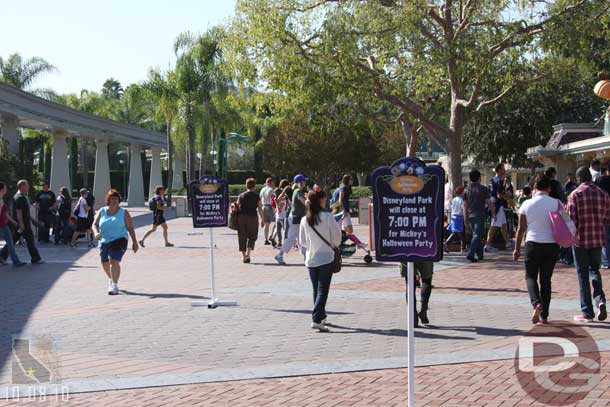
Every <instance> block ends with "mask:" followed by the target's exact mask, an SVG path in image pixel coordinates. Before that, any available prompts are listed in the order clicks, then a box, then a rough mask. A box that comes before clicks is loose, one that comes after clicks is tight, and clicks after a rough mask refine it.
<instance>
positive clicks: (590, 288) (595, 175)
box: [0, 160, 610, 332]
mask: <svg viewBox="0 0 610 407" xmlns="http://www.w3.org/2000/svg"><path fill="white" fill-rule="evenodd" d="M556 175H557V172H556V170H555V169H554V168H548V169H546V171H545V172H544V173H543V174H540V175H538V176H536V177H532V178H531V179H530V180H528V183H527V185H524V186H523V188H522V189H521V190H520V191H518V193H516V192H515V190H514V187H513V186H512V184H511V183H510V180H509V178H508V177H507V174H506V169H505V168H504V165H502V164H499V165H497V166H496V167H495V175H494V176H493V177H492V178H491V180H490V183H489V185H488V186H484V185H482V184H481V173H480V172H479V171H478V170H473V171H471V172H470V174H469V179H468V182H465V183H464V184H465V185H463V186H457V187H456V188H455V191H454V193H453V194H451V193H450V194H449V195H450V196H448V197H447V191H446V202H445V203H446V206H447V207H448V209H449V210H450V218H449V219H448V228H447V229H448V234H449V237H448V238H447V239H446V241H445V248H446V250H448V247H449V243H450V241H451V240H452V239H453V238H454V237H456V236H457V237H458V238H459V241H460V246H461V249H462V252H464V251H466V252H467V254H466V259H468V260H469V261H471V262H473V263H476V262H479V261H482V260H484V258H485V255H486V253H494V252H497V251H498V250H499V249H498V246H500V249H509V250H512V251H513V258H514V260H515V261H516V260H518V259H519V258H520V257H521V250H522V244H523V243H524V245H523V250H524V255H523V257H524V265H525V280H526V285H527V289H528V293H529V297H530V301H531V305H532V308H533V313H532V316H531V321H532V323H536V324H538V323H539V324H547V323H548V318H549V313H550V302H551V282H552V275H553V271H554V269H555V266H556V263H557V262H558V261H562V262H564V263H566V264H571V263H572V262H573V263H574V264H575V266H576V267H575V268H576V274H577V281H578V284H579V291H580V304H581V313H580V314H579V315H576V316H575V317H574V320H575V321H579V322H590V321H592V320H593V319H595V318H597V319H598V320H600V321H604V320H605V319H606V318H607V310H606V297H605V293H604V291H603V284H602V276H601V273H600V268H601V267H602V266H604V267H608V268H610V163H607V164H606V165H604V166H602V165H601V163H600V162H599V161H597V160H595V161H593V162H592V163H591V166H590V167H580V168H579V169H578V170H577V171H576V174H568V177H567V180H566V182H565V183H564V184H563V185H562V184H561V183H560V182H559V181H558V180H557V179H556ZM309 183H310V179H309V178H307V177H306V176H305V175H303V174H298V175H296V176H295V177H294V178H293V180H292V182H289V181H288V180H286V179H282V180H281V181H280V183H279V186H278V187H276V186H275V180H274V179H273V178H268V179H267V180H266V181H265V186H264V187H263V188H262V190H261V191H260V192H256V181H255V180H254V179H252V178H250V179H248V180H247V181H246V183H245V190H244V192H243V193H241V194H240V195H239V197H238V198H237V201H236V202H235V208H236V214H235V215H236V216H237V223H236V224H237V227H236V229H237V234H238V245H239V251H240V252H241V255H242V261H243V262H244V263H250V262H251V255H252V252H253V251H254V249H255V242H256V241H257V238H258V235H259V226H260V227H261V228H263V236H264V245H271V246H273V247H274V248H275V249H277V250H278V253H277V254H276V255H275V261H276V262H277V263H278V264H279V265H284V264H286V262H285V260H284V257H285V255H287V254H288V253H290V252H291V251H293V250H294V249H298V251H299V252H300V253H301V254H302V256H303V260H304V263H305V266H306V267H307V269H308V270H309V275H310V279H311V283H312V289H313V299H314V306H313V311H312V323H311V326H312V328H314V329H317V330H319V331H324V332H325V331H328V330H329V329H328V325H329V324H328V322H327V318H326V309H325V306H326V301H327V299H328V295H329V290H330V285H331V281H332V276H333V273H334V272H335V271H336V270H337V268H338V265H337V263H338V259H337V258H338V257H339V259H340V254H339V253H340V250H339V247H340V246H341V245H342V243H343V242H345V241H346V239H351V240H352V241H354V242H356V243H357V244H358V245H362V246H359V247H366V245H365V244H364V243H362V242H361V241H360V240H359V239H358V238H357V237H356V236H355V235H354V229H353V225H352V222H351V217H350V198H351V196H352V185H353V179H352V177H351V176H349V175H345V176H344V177H343V178H342V180H341V184H340V185H339V187H338V188H337V189H335V190H334V192H333V193H332V195H331V196H330V199H328V197H327V194H326V193H325V191H324V190H323V189H322V188H321V187H320V186H318V185H314V186H313V187H312V188H311V189H308V185H309ZM16 186H17V193H16V194H15V195H14V197H13V199H12V210H11V209H9V206H8V205H7V204H6V202H5V199H4V197H5V195H6V192H7V185H5V184H4V183H2V182H0V238H2V239H3V240H5V242H6V244H5V246H4V248H3V249H2V250H1V251H0V262H1V263H3V264H4V263H6V261H7V259H8V257H9V256H10V258H11V261H12V263H13V266H14V267H22V266H23V265H25V264H26V263H24V262H22V261H21V260H20V259H19V257H18V255H17V252H16V250H15V243H16V242H21V240H24V241H25V244H26V245H27V248H28V251H29V254H30V258H31V262H32V263H33V264H41V263H43V260H42V258H41V256H40V254H39V252H38V249H37V247H36V241H35V240H36V238H35V234H34V228H33V225H35V226H36V227H37V240H38V242H40V243H49V242H50V236H53V237H54V242H55V244H61V243H64V244H67V245H70V246H72V247H74V246H76V245H77V244H78V241H79V239H80V237H81V236H84V237H85V239H86V241H87V244H88V245H89V247H95V246H98V243H97V242H99V249H100V260H101V263H102V268H103V270H104V273H105V274H106V276H107V278H108V290H107V292H108V294H111V295H115V294H118V293H119V289H118V281H119V278H120V274H121V260H122V258H123V256H124V254H125V252H126V251H127V248H128V246H129V238H131V241H132V249H133V251H134V252H137V251H138V250H139V248H140V247H145V240H146V238H147V237H148V236H149V235H150V234H152V233H154V232H155V231H156V230H157V229H158V228H159V227H161V228H162V230H163V238H164V241H165V246H166V247H172V246H173V244H172V243H170V242H169V240H168V227H167V223H166V219H165V216H164V213H165V211H167V210H168V209H169V208H170V206H168V205H167V202H166V200H165V188H164V187H162V186H158V187H156V188H155V195H154V196H153V197H152V198H151V199H150V201H149V208H150V210H151V211H152V212H153V222H152V226H151V228H150V229H149V230H148V231H146V233H145V234H144V236H143V237H142V238H141V239H140V240H138V239H137V237H136V233H135V229H134V225H133V221H132V218H131V215H130V213H129V211H127V210H126V209H124V208H122V207H121V206H120V202H121V195H120V194H119V192H118V191H116V190H114V189H111V190H110V191H109V192H108V193H107V194H106V196H105V197H104V203H105V206H104V207H102V208H101V209H100V210H98V211H97V212H96V211H95V198H94V197H93V194H91V192H90V191H88V190H87V189H85V188H83V189H81V190H80V191H79V195H80V196H79V198H78V200H77V202H76V204H74V205H73V204H72V198H71V196H70V191H69V190H68V189H67V188H65V187H64V188H61V189H60V191H59V193H58V194H57V196H56V195H55V193H54V192H53V191H51V190H50V189H49V186H48V184H46V183H45V184H43V185H42V187H41V189H40V191H38V192H37V193H36V194H35V195H33V196H34V198H33V201H32V203H31V202H30V198H29V197H30V191H29V189H30V186H29V184H28V182H27V181H25V180H21V181H19V182H18V183H17V185H16ZM449 192H451V191H449ZM32 204H33V205H34V206H35V209H36V210H35V213H36V218H35V219H31V218H30V213H31V211H30V206H31V205H32ZM563 211H565V212H566V213H567V216H568V217H569V219H571V222H573V224H574V229H575V236H574V241H573V244H570V245H568V246H571V247H568V246H566V245H564V246H566V247H560V245H559V244H558V241H557V238H556V233H555V230H554V225H553V222H552V220H551V216H550V214H551V213H552V212H557V213H562V212H563ZM512 213H515V214H516V217H517V220H518V222H517V223H518V227H517V230H516V233H515V236H514V237H515V240H514V241H513V240H512V237H513V236H512V235H513V233H512V232H511V228H509V227H508V225H509V221H510V220H511V216H512V215H511V214H512ZM486 226H488V233H487V235H486V236H485V229H486ZM51 232H52V235H51ZM467 237H469V238H470V239H469V240H470V241H469V242H468V239H467ZM500 237H501V243H498V238H500ZM414 266H415V270H416V285H417V286H420V287H421V301H420V302H421V306H420V311H419V312H418V311H417V306H416V307H414V308H415V310H416V311H415V315H414V317H415V326H418V324H419V322H422V323H424V324H427V323H429V320H428V315H427V310H428V304H429V301H430V296H431V293H432V287H433V286H432V276H433V273H434V264H433V263H432V262H419V263H415V265H414ZM400 269H401V275H402V276H403V277H405V282H407V273H406V269H407V265H406V264H401V267H400ZM412 289H413V290H414V289H415V286H414V287H412ZM408 290H409V287H408V284H407V292H408Z"/></svg>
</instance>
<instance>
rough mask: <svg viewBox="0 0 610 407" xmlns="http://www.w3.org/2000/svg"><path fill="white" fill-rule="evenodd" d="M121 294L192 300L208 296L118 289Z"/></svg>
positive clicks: (206, 298) (204, 298) (207, 298)
mask: <svg viewBox="0 0 610 407" xmlns="http://www.w3.org/2000/svg"><path fill="white" fill-rule="evenodd" d="M120 293H121V294H123V295H132V296H136V297H148V298H150V299H151V300H153V299H155V298H191V299H194V300H209V299H210V297H204V296H202V295H190V294H150V293H137V292H134V291H127V290H120Z"/></svg>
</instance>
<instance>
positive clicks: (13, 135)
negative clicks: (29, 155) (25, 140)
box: [0, 114, 19, 155]
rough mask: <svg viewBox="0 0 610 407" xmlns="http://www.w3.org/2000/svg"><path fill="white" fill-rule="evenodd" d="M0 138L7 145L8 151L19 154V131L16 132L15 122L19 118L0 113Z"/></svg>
mask: <svg viewBox="0 0 610 407" xmlns="http://www.w3.org/2000/svg"><path fill="white" fill-rule="evenodd" d="M0 124H1V125H2V138H3V139H4V140H5V141H6V143H7V145H8V152H9V153H11V154H13V155H17V154H19V133H18V132H17V124H19V120H18V119H17V117H15V116H12V115H4V114H3V115H2V121H1V123H0Z"/></svg>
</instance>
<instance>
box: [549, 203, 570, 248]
mask: <svg viewBox="0 0 610 407" xmlns="http://www.w3.org/2000/svg"><path fill="white" fill-rule="evenodd" d="M549 217H550V218H551V227H552V229H553V238H554V239H555V241H556V242H557V244H558V245H559V246H560V247H563V248H566V247H571V246H574V245H575V244H576V225H574V221H573V220H572V219H570V216H569V215H568V214H567V212H566V211H565V210H564V208H563V205H562V204H561V201H559V200H557V210H556V211H551V212H549Z"/></svg>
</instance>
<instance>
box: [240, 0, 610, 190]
mask: <svg viewBox="0 0 610 407" xmlns="http://www.w3.org/2000/svg"><path fill="white" fill-rule="evenodd" d="M601 3H602V2H599V1H598V2H592V1H585V0H562V1H557V2H554V3H553V4H545V3H543V4H540V2H528V1H509V0H499V1H498V0H485V1H483V0H481V1H473V0H443V1H441V0H436V1H430V0H409V1H400V0H391V1H357V0H353V1H347V0H346V1H324V0H300V1H297V0H271V1H269V0H240V1H238V2H237V16H236V18H235V21H234V25H233V27H234V35H233V36H232V39H231V41H232V44H233V49H234V52H233V53H232V58H233V60H234V63H235V66H236V71H238V72H240V73H241V75H242V78H243V80H245V81H248V82H250V86H258V85H259V84H261V83H262V84H265V85H266V86H267V87H268V88H269V89H272V90H275V91H279V92H284V93H286V94H287V95H288V99H289V100H290V101H291V102H292V101H295V102H296V103H297V104H298V103H307V101H308V100H311V99H312V95H313V96H314V97H315V96H316V95H315V93H317V92H325V91H326V90H327V89H330V88H332V89H334V90H336V91H341V93H342V94H343V95H344V98H343V99H344V100H346V101H350V102H351V103H352V104H354V105H355V106H356V108H358V106H362V107H364V108H365V109H367V110H368V111H367V113H368V114H370V115H374V114H375V113H376V112H377V111H379V110H383V109H384V105H389V106H390V107H391V109H390V111H389V113H390V114H392V115H393V116H394V117H395V118H396V120H397V121H398V120H400V119H402V121H401V124H402V125H403V126H402V128H403V129H404V131H405V136H406V137H407V138H408V140H409V141H413V140H411V135H412V130H413V128H414V126H417V128H419V127H421V128H422V129H423V130H424V131H425V132H426V135H427V137H429V138H430V139H432V140H434V141H435V142H436V143H437V144H438V145H439V146H441V147H442V148H443V149H444V150H445V151H446V152H447V153H448V155H449V165H450V170H451V177H452V180H453V181H454V183H458V182H460V181H461V162H462V141H463V132H464V127H465V126H466V125H467V124H468V121H469V120H471V119H472V118H473V117H476V116H477V115H478V114H480V113H481V112H482V111H483V110H484V109H485V108H486V107H488V106H491V105H493V104H494V103H497V102H499V101H501V100H502V99H503V98H505V97H506V96H507V95H509V94H511V93H512V92H513V91H514V90H515V89H517V88H518V87H519V86H522V85H524V84H526V83H529V82H531V81H532V80H535V79H537V78H539V77H540V66H539V65H538V61H539V59H540V58H541V50H540V48H539V47H540V45H541V43H540V38H541V34H542V32H543V31H544V30H545V29H546V28H547V27H550V26H552V25H559V24H566V22H569V21H570V20H571V19H572V18H575V17H576V16H579V17H580V16H582V15H585V14H586V15H587V16H588V17H590V16H591V13H594V12H595V11H598V10H599V8H600V7H601V6H600V4H601ZM583 18H584V17H583ZM371 100H373V101H374V102H373V103H366V102H367V101H368V102H370V101H371ZM362 101H365V103H360V102H362ZM439 106H441V107H440V108H439ZM439 112H440V115H439ZM411 151H413V149H411Z"/></svg>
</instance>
